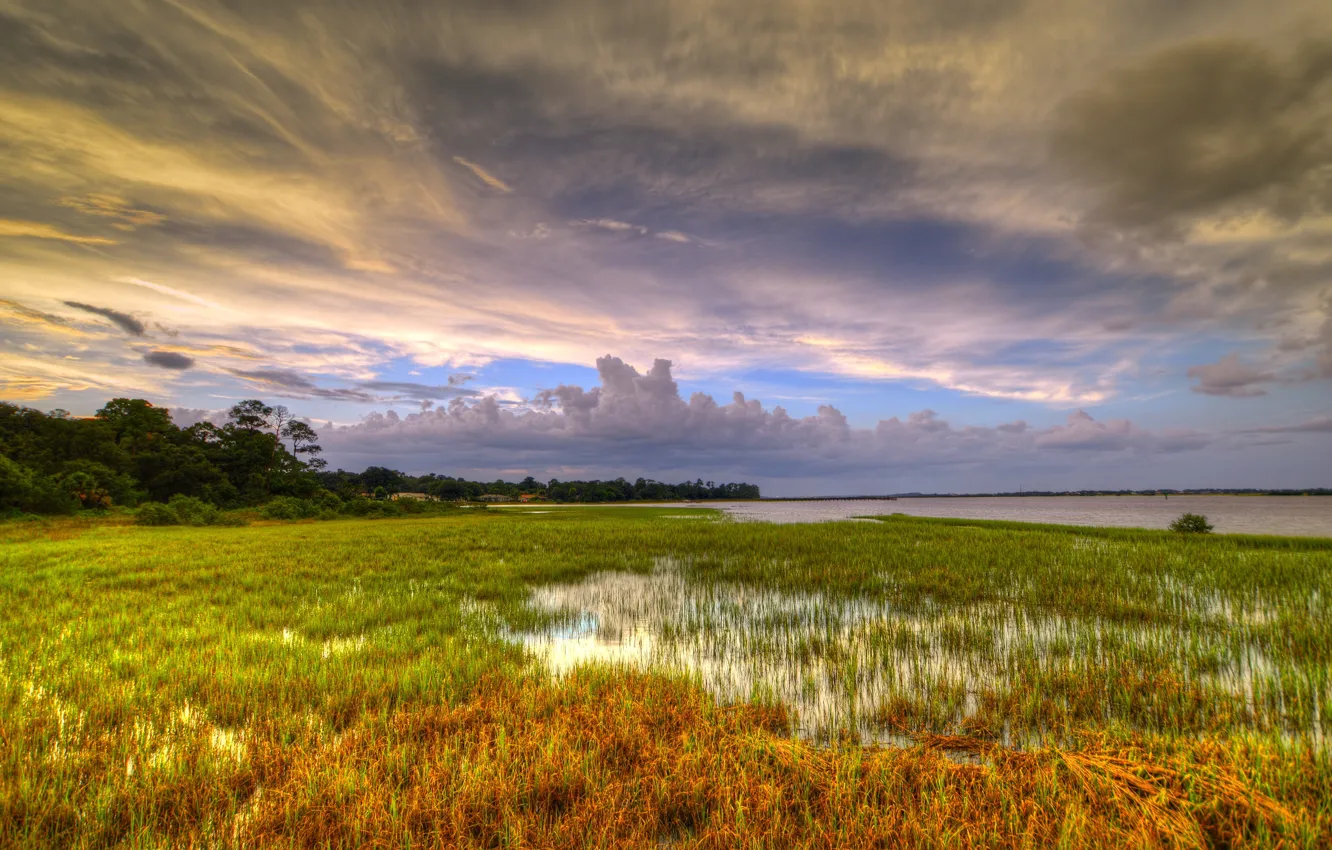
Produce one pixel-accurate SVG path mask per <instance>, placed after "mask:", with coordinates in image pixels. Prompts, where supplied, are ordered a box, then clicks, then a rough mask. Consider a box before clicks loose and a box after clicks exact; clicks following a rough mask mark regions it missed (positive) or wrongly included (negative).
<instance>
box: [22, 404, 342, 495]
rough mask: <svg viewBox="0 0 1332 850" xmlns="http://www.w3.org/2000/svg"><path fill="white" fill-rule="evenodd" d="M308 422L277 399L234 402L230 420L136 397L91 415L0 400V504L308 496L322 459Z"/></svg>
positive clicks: (316, 481)
mask: <svg viewBox="0 0 1332 850" xmlns="http://www.w3.org/2000/svg"><path fill="white" fill-rule="evenodd" d="M318 439H319V438H318V435H317V434H316V433H315V430H314V429H313V428H311V427H310V425H308V424H307V423H305V422H302V421H300V420H298V419H296V418H295V417H294V416H293V415H292V414H291V411H289V410H288V409H287V408H286V407H283V406H282V405H272V406H270V405H267V404H265V403H263V402H262V401H259V400H257V399H250V400H246V401H242V402H240V403H239V404H236V405H235V406H233V407H232V408H231V410H230V412H229V414H228V417H227V422H226V423H225V424H223V425H214V424H213V423H211V422H200V423H198V424H196V425H190V426H188V427H184V428H182V427H180V426H178V425H177V424H176V423H175V422H173V421H172V419H171V415H170V413H169V411H168V410H167V409H166V408H164V407H156V406H154V405H153V404H151V403H149V402H147V401H144V400H143V399H130V398H117V399H112V400H111V401H109V402H107V404H106V405H105V406H104V407H102V408H101V409H100V410H98V411H97V413H96V415H94V416H92V417H86V418H81V417H74V416H70V415H69V413H68V412H66V411H64V410H59V409H57V410H53V411H51V412H50V413H43V412H41V411H40V410H33V409H31V408H26V407H18V406H16V405H13V404H7V403H3V402H0V510H8V511H23V512H29V513H43V514H45V513H68V512H71V511H74V510H77V509H79V508H106V507H111V506H113V505H124V506H133V505H136V504H139V503H142V502H166V501H169V500H170V499H171V498H172V497H173V496H189V497H193V498H196V499H199V500H201V501H204V502H207V503H209V504H213V505H216V506H218V507H220V508H234V507H243V506H247V505H258V504H262V503H264V502H266V501H268V500H270V499H272V498H273V497H274V496H294V497H297V498H309V497H311V496H313V495H315V494H316V493H317V492H318V491H319V490H320V489H321V487H320V484H319V479H318V478H317V477H316V475H315V473H316V472H317V471H318V470H320V469H322V468H323V465H324V461H323V460H322V459H321V458H320V457H319V455H320V452H321V448H320V446H319V442H318Z"/></svg>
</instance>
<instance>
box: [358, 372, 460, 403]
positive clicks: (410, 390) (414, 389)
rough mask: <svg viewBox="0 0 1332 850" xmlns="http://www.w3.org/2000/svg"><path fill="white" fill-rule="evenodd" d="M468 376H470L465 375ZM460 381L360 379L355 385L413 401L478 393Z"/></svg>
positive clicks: (451, 379)
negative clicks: (433, 381)
mask: <svg viewBox="0 0 1332 850" xmlns="http://www.w3.org/2000/svg"><path fill="white" fill-rule="evenodd" d="M466 377H467V378H470V376H466ZM461 384H462V381H459V382H458V383H456V384H455V383H454V381H453V378H452V377H451V378H450V379H449V383H448V385H447V386H442V387H441V386H433V385H431V384H418V383H412V382H410V381H362V382H361V383H359V384H357V387H359V388H360V389H363V390H371V391H374V392H382V393H392V394H394V395H396V396H400V397H403V398H409V399H412V400H415V401H422V400H426V399H429V400H431V401H443V400H445V399H450V398H458V397H459V396H476V395H480V393H479V392H477V391H476V390H469V389H463V388H462V387H461Z"/></svg>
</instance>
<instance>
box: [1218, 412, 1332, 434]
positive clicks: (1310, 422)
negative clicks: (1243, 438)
mask: <svg viewBox="0 0 1332 850" xmlns="http://www.w3.org/2000/svg"><path fill="white" fill-rule="evenodd" d="M1239 433H1241V434H1332V415H1328V416H1315V417H1313V418H1312V419H1307V420H1305V421H1304V422H1299V423H1297V424H1294V425H1262V426H1259V427H1257V428H1244V429H1241V430H1240V431H1239Z"/></svg>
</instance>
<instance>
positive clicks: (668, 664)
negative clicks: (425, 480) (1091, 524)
mask: <svg viewBox="0 0 1332 850" xmlns="http://www.w3.org/2000/svg"><path fill="white" fill-rule="evenodd" d="M1086 546H1090V547H1093V548H1095V549H1097V551H1096V552H1086V551H1084V550H1085V549H1086ZM1086 546H1082V545H1079V542H1078V541H1073V543H1072V544H1071V546H1070V553H1069V556H1070V557H1079V556H1080V555H1079V553H1082V554H1081V556H1082V557H1087V558H1092V559H1094V558H1096V557H1100V555H1101V554H1105V553H1100V551H1099V548H1097V547H1100V548H1103V547H1104V546H1105V541H1087V542H1086ZM688 574H689V569H688V564H687V563H681V562H677V561H676V560H675V559H672V558H660V559H658V561H657V563H656V566H655V568H654V570H653V571H652V573H650V574H647V575H644V574H635V573H618V572H617V573H600V574H596V575H593V576H590V577H589V578H588V579H586V580H585V581H582V582H577V583H574V584H555V585H547V586H544V587H539V588H537V589H535V590H534V591H533V595H532V599H531V602H532V605H533V606H534V607H536V608H538V609H542V610H545V611H549V612H552V613H555V614H557V615H558V617H557V620H556V622H555V623H554V625H552V626H550V627H548V628H544V629H538V630H535V631H531V632H527V633H521V634H515V635H514V637H515V638H516V639H518V640H520V641H522V642H523V643H524V644H525V645H526V646H527V648H528V649H529V650H530V651H531V652H532V653H533V655H535V656H536V657H538V658H540V659H541V660H542V661H543V662H544V663H545V665H546V666H547V667H548V668H549V669H550V670H551V671H552V672H553V673H554V674H556V675H561V674H563V673H566V672H568V671H570V670H572V669H574V668H576V667H577V666H579V665H580V664H585V663H589V662H599V663H610V664H619V665H627V666H630V667H636V668H640V669H661V670H669V671H675V672H683V673H687V674H690V675H693V676H695V677H697V679H698V680H699V682H700V684H701V685H702V686H703V687H705V688H706V689H707V690H709V691H711V692H712V693H713V694H714V695H715V696H716V697H717V698H718V700H719V701H721V702H723V703H734V702H741V701H746V700H752V699H758V700H761V701H764V702H769V703H774V702H780V703H781V704H783V705H785V706H787V707H788V709H790V710H791V711H792V713H793V720H794V731H795V732H796V733H797V734H798V735H800V736H801V737H804V738H807V739H810V740H814V741H820V742H826V741H831V740H837V739H839V738H842V737H844V736H846V735H847V734H851V735H853V736H854V737H856V738H858V739H860V740H862V741H878V742H881V743H901V742H902V741H903V740H904V736H903V733H904V732H907V731H910V730H913V729H918V728H920V727H922V726H930V727H934V728H946V729H951V730H959V731H964V732H968V733H979V734H985V735H989V736H993V737H995V738H997V739H999V740H1000V741H1002V742H1003V743H1005V744H1009V745H1012V744H1019V745H1030V744H1034V743H1038V742H1039V741H1040V740H1042V739H1043V738H1044V736H1045V733H1046V731H1048V730H1044V729H1042V728H1038V727H1041V726H1042V724H1043V722H1044V717H1045V716H1044V715H1043V714H1041V713H1039V712H1038V711H1037V708H1038V703H1040V702H1041V701H1042V700H1046V699H1048V700H1053V701H1054V702H1059V701H1060V700H1062V699H1066V698H1067V697H1066V695H1063V694H1059V693H1056V692H1055V691H1056V689H1057V688H1060V687H1066V686H1067V683H1070V682H1076V683H1079V684H1078V685H1076V686H1075V688H1074V690H1075V691H1076V690H1077V689H1078V688H1081V687H1085V686H1086V685H1087V683H1092V684H1095V683H1096V682H1099V681H1103V680H1106V678H1107V677H1111V678H1112V679H1113V678H1114V677H1115V676H1117V675H1119V674H1117V673H1115V672H1112V671H1121V672H1122V669H1123V668H1121V665H1122V664H1124V663H1125V662H1126V661H1128V659H1130V658H1133V659H1138V660H1139V661H1142V660H1143V659H1145V658H1147V657H1150V658H1151V659H1153V660H1152V661H1151V662H1146V663H1144V665H1143V669H1146V670H1149V671H1156V670H1170V671H1173V673H1174V674H1177V675H1179V676H1182V677H1183V679H1184V680H1185V681H1186V682H1191V683H1193V685H1194V686H1195V687H1196V688H1197V689H1198V690H1197V693H1199V694H1200V695H1202V698H1201V702H1202V704H1203V706H1204V709H1203V710H1204V711H1205V712H1206V711H1211V708H1209V707H1214V708H1215V709H1216V710H1217V711H1218V712H1224V711H1228V710H1237V709H1240V708H1241V707H1246V708H1247V710H1248V711H1251V712H1255V713H1258V714H1262V713H1264V712H1267V713H1268V715H1269V716H1276V717H1278V718H1280V720H1279V721H1278V722H1285V723H1287V724H1290V725H1289V726H1288V728H1291V729H1299V730H1303V731H1304V732H1305V733H1308V734H1312V735H1314V736H1316V737H1321V734H1322V726H1323V720H1322V713H1321V708H1322V703H1323V702H1324V701H1325V700H1327V699H1330V698H1332V693H1328V692H1326V691H1327V690H1328V688H1329V687H1332V686H1330V685H1328V683H1327V682H1326V681H1324V680H1319V681H1321V682H1322V683H1321V684H1318V683H1316V682H1315V681H1314V679H1310V680H1309V684H1308V687H1307V688H1305V690H1304V700H1305V702H1306V704H1307V703H1308V702H1309V701H1310V700H1312V712H1313V713H1312V716H1311V717H1310V716H1308V714H1309V709H1307V708H1306V709H1305V711H1304V713H1303V714H1302V715H1300V717H1299V718H1295V717H1293V716H1290V717H1287V716H1285V707H1284V705H1282V706H1278V707H1275V708H1270V709H1269V708H1265V707H1264V706H1265V705H1267V703H1268V702H1270V700H1266V701H1265V695H1269V696H1270V694H1272V693H1274V692H1276V693H1280V692H1281V690H1282V688H1283V687H1289V682H1291V681H1294V679H1292V678H1291V675H1292V670H1293V668H1290V669H1283V668H1282V666H1281V665H1275V664H1273V663H1272V662H1271V661H1270V660H1269V658H1268V657H1267V655H1266V653H1265V652H1264V650H1263V649H1262V647H1261V646H1260V641H1259V640H1258V638H1257V636H1256V634H1255V633H1254V629H1255V626H1256V624H1260V623H1261V622H1262V621H1264V619H1265V617H1266V616H1268V615H1269V614H1270V613H1271V612H1270V611H1269V610H1268V609H1267V608H1266V607H1265V606H1263V605H1259V604H1252V605H1247V606H1246V605H1240V606H1236V605H1233V604H1230V603H1233V602H1234V600H1230V599H1226V600H1221V599H1220V598H1211V596H1210V595H1207V594H1203V595H1200V594H1198V593H1197V592H1196V591H1195V590H1193V589H1192V588H1190V587H1187V586H1184V585H1183V584H1181V583H1179V582H1176V581H1173V580H1172V579H1171V578H1170V577H1169V576H1164V577H1162V578H1161V583H1160V586H1159V592H1160V594H1161V599H1162V603H1163V606H1164V607H1166V608H1183V607H1187V608H1190V609H1196V610H1198V611H1200V612H1205V614H1206V616H1207V617H1208V618H1209V619H1210V620H1211V621H1212V622H1213V623H1214V624H1217V625H1222V624H1223V627H1221V628H1215V627H1213V628H1199V627H1197V626H1196V625H1193V626H1191V625H1186V624H1184V623H1177V624H1172V623H1161V622H1157V623H1138V622H1119V621H1111V620H1105V619H1102V618H1099V617H1092V618H1074V617H1066V616H1063V615H1061V614H1059V613H1057V612H1053V611H1045V610H1028V609H1024V608H1022V607H1020V606H1015V605H1011V604H1006V603H1002V602H992V603H991V602H987V603H984V604H976V605H967V606H949V605H941V604H937V603H934V602H928V601H927V602H924V603H922V604H913V605H909V606H907V607H902V606H901V605H899V604H895V603H894V602H893V601H892V600H891V599H890V598H889V597H888V596H886V595H884V594H881V593H877V592H872V591H873V588H867V590H870V591H871V592H869V593H867V594H865V595H862V596H856V597H839V596H830V595H826V594H822V593H818V592H796V593H792V592H780V591H776V590H772V589H768V588H763V587H753V586H745V585H741V584H732V583H713V582H700V581H695V580H691V579H690V578H689V577H688ZM1136 663H1137V662H1135V664H1136ZM1133 669H1138V668H1137V667H1136V666H1135V667H1134V668H1133ZM1295 678H1296V679H1299V678H1300V677H1299V676H1296V677H1295ZM1324 678H1325V677H1324ZM1115 687H1118V686H1115ZM1031 694H1038V695H1039V694H1044V695H1043V696H1038V697H1037V699H1036V700H1035V702H1033V701H1032V699H1031ZM1140 698H1145V699H1148V700H1150V699H1152V696H1151V695H1150V694H1149V695H1147V696H1146V697H1140ZM987 699H988V700H990V701H991V702H992V703H993V701H994V700H996V699H1002V700H1006V701H1008V702H1006V703H1005V704H1007V705H1009V706H1010V709H1009V710H1010V711H1016V712H1017V713H1018V714H1019V715H1023V717H1024V718H1025V719H1024V720H1023V721H1022V723H1021V725H1022V731H1021V732H1020V733H1016V734H1011V732H1012V730H1011V729H1010V725H1009V724H1010V721H1014V720H1018V719H1019V718H1018V717H1006V718H1001V717H997V716H996V714H995V712H994V711H992V710H991V711H988V712H987V711H986V710H984V702H985V701H986V700H987ZM1124 699H1125V697H1124V696H1123V695H1122V694H1120V695H1118V696H1116V694H1115V688H1114V687H1112V688H1111V689H1110V691H1109V692H1107V693H1104V694H1101V695H1100V696H1099V697H1098V698H1097V700H1096V702H1097V706H1098V707H1097V709H1096V712H1095V713H1096V718H1095V719H1096V720H1102V719H1105V718H1109V717H1111V716H1115V717H1117V718H1118V719H1120V720H1123V721H1128V722H1133V721H1136V720H1144V719H1149V718H1150V719H1151V720H1153V722H1167V723H1168V722H1170V721H1169V718H1170V717H1172V716H1173V713H1172V712H1171V711H1170V709H1169V707H1168V706H1166V705H1161V706H1156V707H1153V708H1145V709H1142V708H1140V709H1139V710H1138V711H1135V710H1133V709H1132V708H1131V707H1126V705H1125V704H1124V702H1123V700H1124ZM1227 706H1229V707H1228V708H1227ZM1056 737H1057V736H1056Z"/></svg>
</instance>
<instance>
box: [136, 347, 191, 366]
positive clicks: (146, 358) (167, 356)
mask: <svg viewBox="0 0 1332 850" xmlns="http://www.w3.org/2000/svg"><path fill="white" fill-rule="evenodd" d="M143 362H145V363H147V364H148V365H150V366H157V367H158V368H160V369H174V370H177V371H179V370H183V369H189V368H190V367H191V366H193V365H194V358H193V357H188V356H186V355H184V354H181V353H180V352H178V351H150V352H148V353H147V354H145V355H143Z"/></svg>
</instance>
